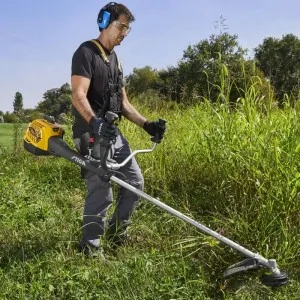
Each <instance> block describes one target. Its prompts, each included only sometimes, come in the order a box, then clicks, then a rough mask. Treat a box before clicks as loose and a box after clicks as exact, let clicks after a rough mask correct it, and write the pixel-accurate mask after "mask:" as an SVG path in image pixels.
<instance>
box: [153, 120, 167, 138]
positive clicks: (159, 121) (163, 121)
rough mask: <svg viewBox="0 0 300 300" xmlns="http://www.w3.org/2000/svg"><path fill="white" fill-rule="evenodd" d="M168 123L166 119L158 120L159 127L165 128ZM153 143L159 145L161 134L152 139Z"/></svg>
mask: <svg viewBox="0 0 300 300" xmlns="http://www.w3.org/2000/svg"><path fill="white" fill-rule="evenodd" d="M166 123H167V121H166V120H164V119H158V125H159V126H161V127H163V126H165V124H166ZM151 141H152V142H154V143H158V142H159V141H160V136H159V133H156V134H155V136H154V137H152V138H151Z"/></svg>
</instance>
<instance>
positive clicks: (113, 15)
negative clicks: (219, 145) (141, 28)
mask: <svg viewBox="0 0 300 300" xmlns="http://www.w3.org/2000/svg"><path fill="white" fill-rule="evenodd" d="M104 11H107V12H109V13H110V20H109V23H111V22H113V21H115V20H118V19H119V17H120V16H121V15H125V16H126V18H127V20H128V22H129V23H131V22H133V21H135V17H134V16H133V14H132V13H131V11H130V10H129V9H128V8H127V7H126V6H125V5H123V4H120V3H116V2H109V3H108V4H106V5H105V6H104V7H102V8H101V10H100V12H99V14H98V18H97V20H99V19H100V18H101V16H102V14H103V12H104Z"/></svg>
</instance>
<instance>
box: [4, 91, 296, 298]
mask: <svg viewBox="0 0 300 300" xmlns="http://www.w3.org/2000/svg"><path fill="white" fill-rule="evenodd" d="M247 92H248V94H247V97H245V99H240V102H239V105H238V106H237V107H235V108H234V109H233V108H232V107H231V106H230V105H229V104H228V103H226V102H225V103H224V102H222V101H219V102H217V103H216V104H211V103H210V102H208V101H203V102H201V103H199V104H198V105H196V106H193V107H190V108H188V109H185V110H183V109H182V108H181V107H176V105H174V104H166V106H167V105H171V106H170V107H163V105H157V103H155V106H157V109H156V110H153V109H149V108H147V106H145V105H144V104H143V105H140V101H141V99H139V101H138V102H135V106H136V107H137V108H138V109H139V110H140V111H141V112H142V113H143V114H145V115H146V116H147V117H149V119H157V117H161V118H164V119H166V120H167V132H166V136H165V139H164V141H163V142H162V143H161V144H160V145H158V147H157V148H156V150H155V151H154V152H153V153H150V154H144V155H140V156H138V157H137V159H138V161H139V164H140V166H141V167H142V169H143V173H144V176H145V185H146V187H145V190H146V192H147V193H149V194H150V195H152V196H154V197H157V198H159V199H161V200H162V201H164V202H166V203H167V204H169V205H171V206H172V207H174V208H175V209H178V210H180V211H182V212H183V213H185V214H187V215H189V216H192V217H193V218H195V219H197V220H198V221H200V222H202V223H203V224H205V225H207V226H209V227H211V228H212V229H215V230H217V231H218V232H221V233H222V234H224V235H225V236H227V237H229V238H232V239H233V240H235V241H237V242H238V243H240V244H242V245H243V246H246V247H247V248H249V249H250V250H253V251H254V252H256V251H258V252H260V254H262V255H263V256H266V257H268V258H275V259H276V260H277V261H278V263H279V266H280V268H282V269H284V270H286V271H287V272H288V273H289V274H290V276H291V283H290V285H289V286H286V287H283V288H281V289H278V290H272V289H269V288H266V287H263V286H262V285H260V284H259V282H258V279H257V277H256V276H251V274H252V273H250V274H248V275H247V276H242V277H241V276H240V277H238V278H237V277H233V278H231V279H229V280H228V281H223V280H222V279H221V274H222V272H223V271H224V269H225V268H226V267H228V265H230V264H231V263H235V262H237V261H238V260H241V259H242V258H241V256H240V255H239V254H238V253H236V252H234V251H232V250H231V249H229V248H228V247H227V246H225V245H223V244H221V243H218V242H216V241H215V240H214V239H212V238H210V237H208V236H206V235H203V234H202V233H200V232H199V231H197V230H196V229H194V228H193V227H191V226H190V225H187V224H185V223H184V222H182V221H181V220H178V219H176V218H175V217H172V216H170V215H169V214H168V213H167V212H164V211H162V210H160V209H158V208H156V207H153V205H151V204H149V203H147V202H144V201H143V202H142V203H141V205H140V207H139V208H138V210H137V212H136V214H135V215H134V217H133V224H132V226H131V236H132V240H131V242H130V243H129V244H128V245H126V246H125V247H121V248H119V249H118V250H117V251H116V252H113V251H112V250H111V249H110V248H109V245H106V244H105V245H104V246H105V250H106V255H107V257H108V260H107V262H102V261H98V260H86V259H85V258H84V257H83V256H82V255H81V254H79V253H78V252H77V249H76V245H77V242H78V241H79V239H80V234H81V233H80V226H81V213H82V209H83V198H84V193H85V187H84V183H83V182H82V181H81V180H80V178H79V169H78V168H77V167H76V166H74V165H72V164H71V163H69V162H67V161H63V160H62V159H59V158H53V157H40V158H36V157H33V156H31V155H29V154H28V153H25V152H22V153H20V154H19V155H13V154H11V152H9V151H5V150H3V151H2V153H1V162H0V170H1V171H0V173H1V176H0V197H1V202H0V219H1V220H0V224H1V225H0V226H1V230H0V241H1V246H0V253H1V254H0V278H1V281H0V290H1V295H2V297H3V299H122V300H123V299H139V300H140V299H147V300H148V299H149V300H150V299H297V297H298V295H299V293H300V285H299V282H298V280H299V278H300V273H299V267H300V264H299V259H300V255H299V240H300V232H299V225H300V224H299V212H300V204H299V203H300V202H299V200H298V193H299V189H300V175H299V167H300V166H299V155H300V154H299V149H300V147H299V144H300V143H299V142H300V134H299V133H300V122H299V117H298V115H299V114H298V107H297V106H296V107H293V108H292V107H290V106H289V105H286V106H285V107H284V108H283V109H278V108H277V107H276V106H275V105H272V104H270V103H269V102H267V103H265V104H263V103H262V102H261V101H264V100H262V99H260V98H259V97H256V96H257V95H256V94H255V89H253V90H251V89H249V91H247ZM145 101H148V100H147V99H145ZM120 127H121V130H122V131H123V132H124V134H125V135H126V136H127V137H128V140H129V142H130V144H131V147H132V149H141V148H143V149H144V148H147V147H148V146H151V142H150V141H149V137H148V136H147V134H146V133H145V132H143V131H142V130H141V129H139V128H137V127H136V126H134V125H132V124H131V123H129V122H127V121H125V120H124V121H123V122H121V124H120ZM67 135H68V136H67V137H66V138H67V139H68V141H70V136H69V135H70V133H69V132H68V131H67ZM70 145H71V143H70ZM258 273H259V272H258ZM252 275H254V274H252Z"/></svg>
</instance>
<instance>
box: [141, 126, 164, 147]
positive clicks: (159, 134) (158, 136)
mask: <svg viewBox="0 0 300 300" xmlns="http://www.w3.org/2000/svg"><path fill="white" fill-rule="evenodd" d="M143 128H144V130H145V131H146V132H147V133H148V134H149V135H151V136H153V137H154V138H152V139H151V140H152V141H153V142H156V143H160V142H161V140H162V138H163V136H164V134H165V131H166V124H165V122H163V123H160V122H159V121H152V122H149V121H146V122H145V123H144V126H143Z"/></svg>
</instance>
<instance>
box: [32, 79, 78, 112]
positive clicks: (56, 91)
mask: <svg viewBox="0 0 300 300" xmlns="http://www.w3.org/2000/svg"><path fill="white" fill-rule="evenodd" d="M43 99H44V100H43V101H41V102H39V103H38V105H37V110H38V111H39V112H41V113H43V114H47V115H51V116H54V117H55V118H58V117H59V115H60V114H61V113H69V112H70V108H71V102H72V101H71V87H70V85H69V84H68V83H65V84H64V85H62V86H61V87H60V88H53V89H51V90H47V91H46V92H45V93H44V95H43Z"/></svg>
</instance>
